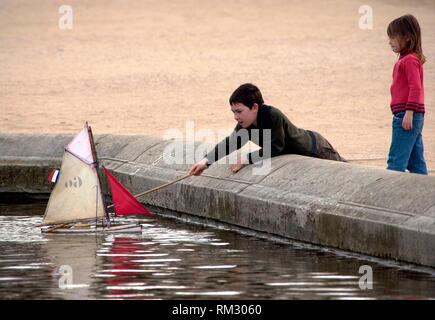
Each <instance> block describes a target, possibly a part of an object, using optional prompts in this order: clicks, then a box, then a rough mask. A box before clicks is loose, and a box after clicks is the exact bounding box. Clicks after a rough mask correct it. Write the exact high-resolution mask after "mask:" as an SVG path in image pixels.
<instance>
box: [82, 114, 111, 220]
mask: <svg viewBox="0 0 435 320" xmlns="http://www.w3.org/2000/svg"><path fill="white" fill-rule="evenodd" d="M86 126H87V127H88V133H89V140H90V143H91V150H92V157H93V160H94V164H95V168H96V170H97V178H98V186H97V189H99V191H100V193H101V198H102V200H103V210H104V216H105V218H106V220H107V221H110V217H109V215H108V213H107V206H106V199H105V197H104V195H103V190H102V189H101V185H102V184H101V177H100V165H99V163H98V157H97V151H96V150H95V144H94V136H93V134H92V128H91V127H90V126H88V122H86Z"/></svg>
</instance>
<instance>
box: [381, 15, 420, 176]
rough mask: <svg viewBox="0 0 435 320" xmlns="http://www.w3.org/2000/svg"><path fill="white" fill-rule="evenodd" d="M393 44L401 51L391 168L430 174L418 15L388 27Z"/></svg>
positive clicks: (395, 76) (395, 87) (395, 75)
mask: <svg viewBox="0 0 435 320" xmlns="http://www.w3.org/2000/svg"><path fill="white" fill-rule="evenodd" d="M387 34H388V37H389V38H390V41H389V43H390V46H391V49H392V50H393V52H395V53H397V54H399V59H398V61H397V62H396V64H395V65H394V69H393V83H392V85H391V111H392V113H393V134H392V140H391V146H390V151H389V154H388V162H387V164H388V166H387V169H389V170H395V171H405V170H406V169H408V170H409V172H413V173H419V174H426V175H427V167H426V162H425V160H424V148H423V137H422V130H423V123H424V113H425V106H424V88H423V63H424V62H425V60H426V59H425V57H424V55H423V51H422V48H421V32H420V26H419V24H418V21H417V19H416V18H415V17H414V16H413V15H410V14H407V15H404V16H401V17H399V18H397V19H395V20H393V21H392V22H391V23H390V24H389V26H388V29H387Z"/></svg>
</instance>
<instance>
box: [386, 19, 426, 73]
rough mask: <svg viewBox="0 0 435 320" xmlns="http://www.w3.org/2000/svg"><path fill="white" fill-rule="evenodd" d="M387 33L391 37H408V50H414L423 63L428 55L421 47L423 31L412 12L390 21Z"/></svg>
mask: <svg viewBox="0 0 435 320" xmlns="http://www.w3.org/2000/svg"><path fill="white" fill-rule="evenodd" d="M387 34H388V36H389V37H390V38H394V37H395V36H400V37H401V38H405V37H408V38H409V41H407V42H406V48H405V50H406V51H410V52H414V53H415V54H416V55H417V57H418V58H419V59H420V62H421V63H422V64H423V63H425V61H426V57H425V56H424V55H423V50H422V49H421V31H420V25H419V24H418V21H417V19H416V18H415V17H414V16H413V15H412V14H406V15H404V16H401V17H399V18H397V19H395V20H393V21H391V22H390V24H389V25H388V28H387Z"/></svg>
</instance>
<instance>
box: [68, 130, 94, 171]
mask: <svg viewBox="0 0 435 320" xmlns="http://www.w3.org/2000/svg"><path fill="white" fill-rule="evenodd" d="M65 149H66V150H68V151H69V152H71V153H72V154H73V155H75V156H77V157H79V158H80V159H82V160H83V161H84V162H86V163H88V164H91V163H93V162H94V160H95V159H94V157H93V155H92V147H91V141H90V137H89V126H88V123H87V122H86V123H85V125H84V126H83V129H82V130H81V131H80V132H79V133H78V134H76V136H75V137H74V139H72V140H71V142H70V143H69V144H68V145H67V146H66V148H65Z"/></svg>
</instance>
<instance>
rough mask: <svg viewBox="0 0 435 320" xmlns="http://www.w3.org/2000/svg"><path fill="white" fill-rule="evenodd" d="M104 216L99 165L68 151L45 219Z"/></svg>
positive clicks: (63, 219)
mask: <svg viewBox="0 0 435 320" xmlns="http://www.w3.org/2000/svg"><path fill="white" fill-rule="evenodd" d="M104 215H105V209H104V207H103V199H102V193H101V189H100V184H99V180H98V174H97V170H96V168H95V166H94V165H93V164H91V165H89V164H87V163H85V162H83V161H81V160H80V159H79V158H77V157H76V156H74V155H72V154H71V153H70V152H68V151H65V153H64V156H63V160H62V166H61V169H60V176H59V180H58V181H57V183H56V185H55V187H54V189H53V191H52V192H51V195H50V199H49V201H48V205H47V209H46V211H45V215H44V220H43V222H44V223H58V222H68V221H72V220H79V219H88V218H95V217H104Z"/></svg>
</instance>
